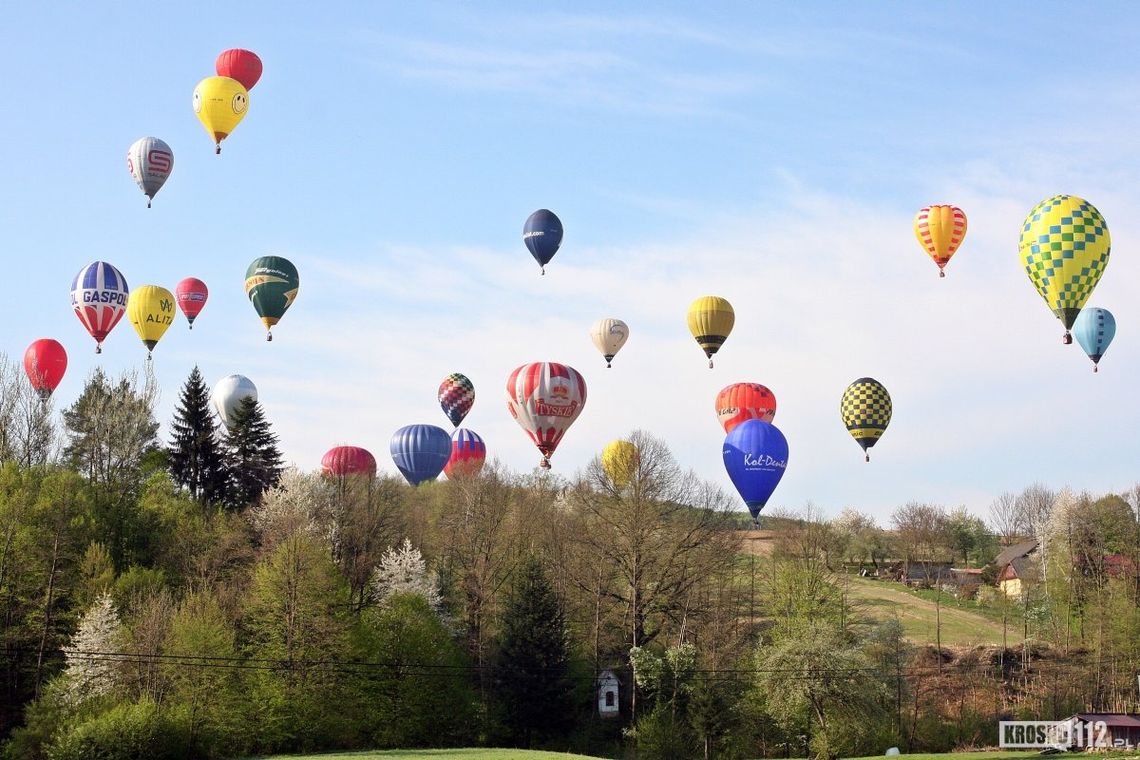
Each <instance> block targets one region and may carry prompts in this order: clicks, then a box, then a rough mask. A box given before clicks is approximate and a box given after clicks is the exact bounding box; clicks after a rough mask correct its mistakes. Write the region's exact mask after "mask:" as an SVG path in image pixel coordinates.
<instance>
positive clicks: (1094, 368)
mask: <svg viewBox="0 0 1140 760" xmlns="http://www.w3.org/2000/svg"><path fill="white" fill-rule="evenodd" d="M1099 371H1100V369H1099V368H1098V367H1097V366H1096V365H1095V364H1094V365H1093V374H1096V373H1097V372H1099Z"/></svg>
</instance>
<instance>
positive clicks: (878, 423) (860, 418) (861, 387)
mask: <svg viewBox="0 0 1140 760" xmlns="http://www.w3.org/2000/svg"><path fill="white" fill-rule="evenodd" d="M892 411H893V407H892V405H891V394H889V393H887V389H886V388H885V387H884V386H883V384H882V383H880V382H879V381H878V380H876V379H874V378H872V377H861V378H859V379H858V380H856V381H855V382H853V383H851V385H848V386H847V390H845V391H843V398H842V399H840V401H839V414H840V416H842V417H843V424H844V425H846V426H847V432H848V433H850V434H851V437H852V438H854V439H855V442H856V443H858V444H859V445H860V446H861V447H862V448H863V451H864V452H866V451H867V449H869V448H871V447H872V446H874V445H875V444H876V443H878V442H879V438H881V437H882V435H883V433H884V432H886V429H887V425H889V424H891V412H892ZM866 458H867V461H868V462H870V461H871V455H870V454H869V453H868V454H867V455H866Z"/></svg>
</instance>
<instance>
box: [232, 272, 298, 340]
mask: <svg viewBox="0 0 1140 760" xmlns="http://www.w3.org/2000/svg"><path fill="white" fill-rule="evenodd" d="M300 288H301V278H300V277H299V276H298V275H297V267H295V266H293V262H291V261H289V260H288V259H285V258H282V257H280V256H262V257H261V258H258V259H254V260H253V263H252V264H250V265H249V268H248V269H246V270H245V294H246V295H247V296H249V300H250V302H251V303H252V304H253V308H254V309H256V310H257V315H258V316H259V317H261V321H262V322H264V323H265V331H266V332H265V339H266V340H273V330H272V328H273V325H275V324H277V323H278V322H279V321H280V320H281V317H282V316H283V315H284V314H285V312H286V311H288V310H289V307H290V306H292V305H293V300H294V299H295V298H296V297H297V291H298V290H300Z"/></svg>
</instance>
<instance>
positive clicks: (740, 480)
mask: <svg viewBox="0 0 1140 760" xmlns="http://www.w3.org/2000/svg"><path fill="white" fill-rule="evenodd" d="M787 466H788V441H787V439H786V438H784V434H783V433H781V432H780V431H779V429H778V428H777V427H776V426H775V425H773V424H772V423H771V422H765V421H764V420H745V421H744V422H742V423H740V424H739V425H737V426H736V427H734V428H733V429H732V432H731V433H729V434H728V435H727V436H726V437H725V439H724V469H726V470H728V477H730V478H731V479H732V484H733V485H734V486H736V490H737V491H739V492H740V498H742V499H744V503H745V504H746V505H748V511H749V512H750V513H751V514H752V519H753V520H755V519H757V518H759V516H760V510H761V509H763V508H764V505H766V504H767V503H768V499H769V498H771V496H772V492H773V491H775V490H776V486H777V485H779V483H780V478H782V477H784V470H785V469H787Z"/></svg>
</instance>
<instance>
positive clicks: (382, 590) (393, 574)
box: [372, 538, 440, 612]
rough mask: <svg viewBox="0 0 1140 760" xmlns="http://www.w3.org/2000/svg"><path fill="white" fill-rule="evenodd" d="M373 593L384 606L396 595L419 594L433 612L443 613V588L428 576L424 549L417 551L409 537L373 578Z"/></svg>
mask: <svg viewBox="0 0 1140 760" xmlns="http://www.w3.org/2000/svg"><path fill="white" fill-rule="evenodd" d="M372 592H373V595H374V596H375V598H376V601H378V602H380V603H381V604H383V603H384V602H386V601H387V600H388V599H389V598H390V597H391V596H392V595H393V594H415V595H417V596H422V597H423V598H424V599H425V600H426V601H427V603H428V605H429V606H430V607H431V608H432V609H433V610H436V611H437V612H438V611H439V607H440V597H439V585H438V583H437V582H436V580H435V578H434V577H432V574H430V573H428V569H427V563H426V562H424V558H423V555H422V554H420V550H419V549H416V548H414V547H413V546H412V542H411V540H410V539H407V538H405V539H404V543H403V544H401V546H400V548H398V549H397V548H395V547H392V548H390V549H389V550H388V551H386V552H384V556H383V557H381V558H380V564H379V565H377V566H376V572H375V573H374V574H373V576H372Z"/></svg>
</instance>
